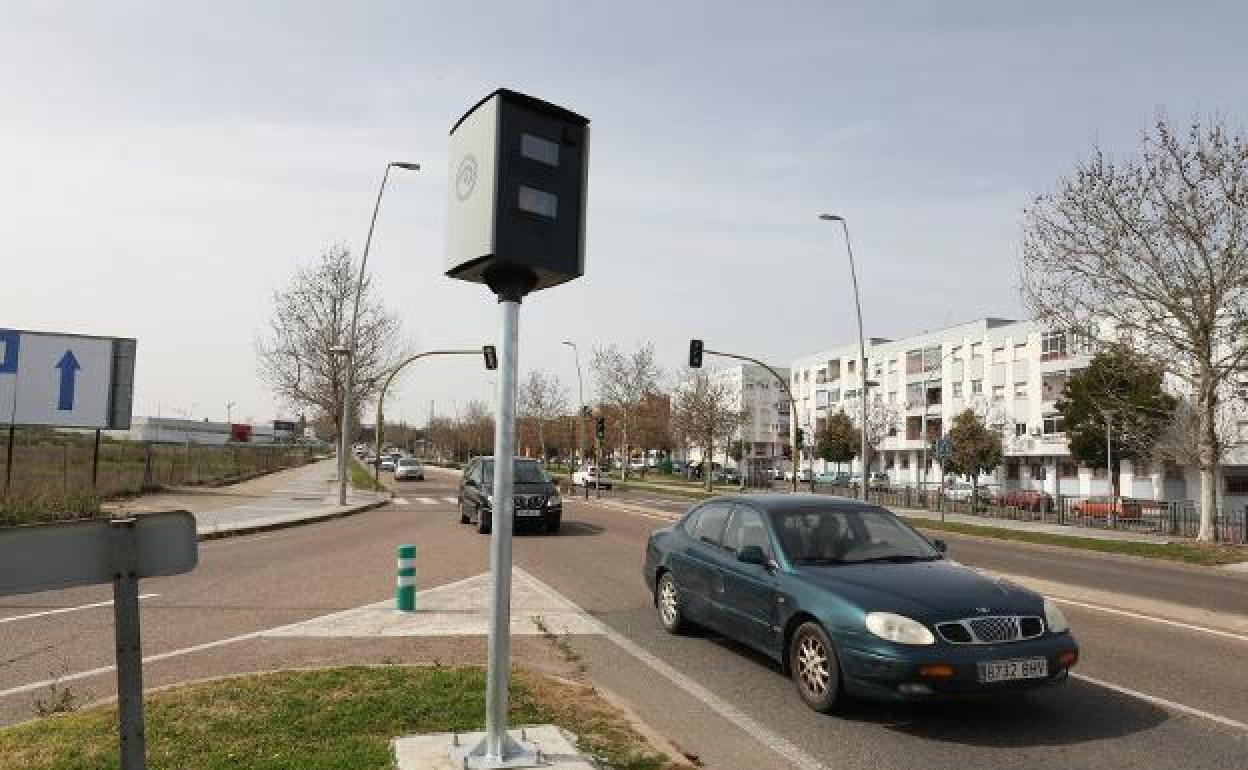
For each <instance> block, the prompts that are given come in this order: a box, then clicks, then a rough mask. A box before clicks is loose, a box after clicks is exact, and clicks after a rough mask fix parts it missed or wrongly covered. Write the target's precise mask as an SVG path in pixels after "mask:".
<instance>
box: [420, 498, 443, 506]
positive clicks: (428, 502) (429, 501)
mask: <svg viewBox="0 0 1248 770" xmlns="http://www.w3.org/2000/svg"><path fill="white" fill-rule="evenodd" d="M416 502H418V503H420V504H421V505H437V504H438V501H437V500H434V499H433V498H432V497H418V498H416Z"/></svg>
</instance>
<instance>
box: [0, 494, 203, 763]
mask: <svg viewBox="0 0 1248 770" xmlns="http://www.w3.org/2000/svg"><path fill="white" fill-rule="evenodd" d="M198 559H199V545H198V541H197V540H196V536H195V517H194V516H192V515H191V514H190V513H187V512H186V511H172V512H168V513H149V514H144V515H142V516H139V517H136V518H130V519H113V520H107V519H93V520H90V521H72V522H65V523H59V524H44V525H36V526H30V527H8V528H4V529H0V596H12V595H15V594H28V593H36V592H39V591H54V590H57V589H61V588H73V587H76V586H87V585H96V584H99V583H109V582H111V583H112V584H113V626H114V634H115V637H116V649H117V704H118V715H117V720H118V739H119V750H120V755H121V763H120V764H121V770H144V768H145V767H146V759H145V750H144V734H143V651H142V648H141V646H140V633H139V632H140V628H139V578H145V577H156V576H160V575H178V574H181V573H183V572H190V571H191V570H193V569H194V568H195V564H196V563H197V561H198Z"/></svg>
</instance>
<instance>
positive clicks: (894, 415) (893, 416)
mask: <svg viewBox="0 0 1248 770" xmlns="http://www.w3.org/2000/svg"><path fill="white" fill-rule="evenodd" d="M900 422H901V412H900V411H899V410H898V409H897V405H896V404H889V403H885V402H883V401H873V402H871V403H870V404H868V405H867V446H868V447H869V448H870V449H871V452H870V454H875V450H877V449H879V448H880V444H882V443H884V439H886V438H888V437H889V436H890V435H892V434H893V433H894V432H895V431H896V430H897V427H898V424H899V423H900ZM864 477H865V474H864Z"/></svg>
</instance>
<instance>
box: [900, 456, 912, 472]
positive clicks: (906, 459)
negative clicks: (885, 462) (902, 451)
mask: <svg viewBox="0 0 1248 770" xmlns="http://www.w3.org/2000/svg"><path fill="white" fill-rule="evenodd" d="M901 469H902V470H903V471H908V470H910V455H902V456H901Z"/></svg>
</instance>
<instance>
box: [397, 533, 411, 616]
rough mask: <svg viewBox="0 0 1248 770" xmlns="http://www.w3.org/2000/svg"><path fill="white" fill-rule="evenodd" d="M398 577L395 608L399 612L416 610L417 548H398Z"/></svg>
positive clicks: (402, 546) (403, 546)
mask: <svg viewBox="0 0 1248 770" xmlns="http://www.w3.org/2000/svg"><path fill="white" fill-rule="evenodd" d="M397 550H398V573H397V574H398V576H397V577H396V578H395V582H394V608H395V609H396V610H398V611H399V612H414V611H415V610H416V546H414V545H401V546H399V547H398V549H397Z"/></svg>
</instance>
